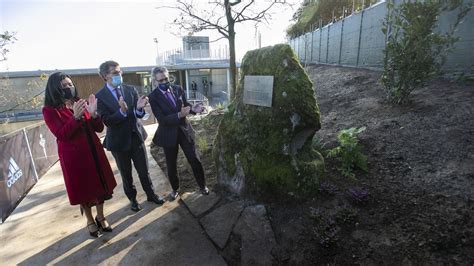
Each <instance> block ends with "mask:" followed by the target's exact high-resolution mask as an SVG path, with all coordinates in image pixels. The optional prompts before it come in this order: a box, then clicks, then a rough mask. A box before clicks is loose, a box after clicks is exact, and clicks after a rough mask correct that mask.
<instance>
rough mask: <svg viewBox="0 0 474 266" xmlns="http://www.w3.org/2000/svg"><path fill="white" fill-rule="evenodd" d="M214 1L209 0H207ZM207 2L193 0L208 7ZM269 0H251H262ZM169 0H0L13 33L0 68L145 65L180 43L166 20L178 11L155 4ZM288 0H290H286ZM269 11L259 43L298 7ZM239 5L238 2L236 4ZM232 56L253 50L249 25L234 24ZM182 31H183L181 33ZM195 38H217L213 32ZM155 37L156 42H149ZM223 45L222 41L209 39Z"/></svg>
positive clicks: (280, 37) (277, 36)
mask: <svg viewBox="0 0 474 266" xmlns="http://www.w3.org/2000/svg"><path fill="white" fill-rule="evenodd" d="M212 1H215V0H212ZM212 1H211V0H199V1H198V0H194V2H196V5H200V6H202V8H204V9H205V8H208V7H209V6H210V5H209V4H208V3H209V2H212ZM268 1H271V0H257V1H256V2H257V3H258V4H268ZM174 2H175V1H171V0H155V1H151V0H137V1H133V0H119V1H118V0H115V1H112V0H101V1H91V0H82V1H81V0H0V32H2V33H3V32H5V31H9V32H16V38H17V40H16V42H15V43H14V44H12V45H10V46H9V47H8V49H9V50H10V52H9V53H8V54H7V60H6V61H3V62H0V72H7V71H29V70H54V69H61V70H64V69H81V68H98V66H99V65H100V64H101V63H102V62H104V61H106V60H110V59H112V60H115V61H117V62H119V63H120V65H121V66H150V65H154V64H155V62H156V61H155V59H156V55H157V52H159V53H161V52H165V51H170V50H173V49H176V48H179V47H181V46H182V42H181V39H180V37H179V35H180V33H179V31H178V29H177V28H176V27H175V26H174V25H173V24H172V21H173V20H174V19H175V18H176V16H177V15H178V13H177V12H176V11H174V10H173V9H167V8H157V7H160V6H164V5H172V4H173V3H174ZM288 2H291V1H288ZM299 2H301V1H297V0H293V1H292V2H291V3H293V4H295V5H294V6H292V7H290V6H285V7H281V6H279V8H276V9H273V10H274V11H273V15H272V20H271V21H270V22H269V24H260V25H259V26H258V31H259V32H260V34H261V45H262V47H263V46H268V45H273V44H277V43H283V42H285V41H286V39H285V29H286V28H287V27H288V25H289V23H290V19H291V17H292V15H293V13H294V12H295V10H296V9H297V8H298V6H299ZM242 4H244V3H240V4H239V5H242ZM236 33H237V34H236V47H237V57H238V58H241V57H242V56H243V55H244V54H245V52H246V51H248V50H252V49H256V48H258V46H257V45H258V42H257V38H255V36H257V34H256V28H255V26H254V25H253V24H252V23H247V24H243V25H238V26H237V27H236ZM181 34H184V33H181ZM195 36H210V39H211V40H212V39H215V38H217V37H219V36H220V35H218V33H216V32H215V31H211V32H201V33H198V34H195ZM154 38H157V40H158V44H156V43H155V42H154ZM210 46H211V49H218V48H221V49H224V48H225V47H227V41H226V40H221V41H219V42H215V43H211V44H210Z"/></svg>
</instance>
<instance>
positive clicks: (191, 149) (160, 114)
mask: <svg viewBox="0 0 474 266" xmlns="http://www.w3.org/2000/svg"><path fill="white" fill-rule="evenodd" d="M151 79H152V84H153V86H154V87H155V86H156V87H155V89H154V90H153V91H152V92H151V93H150V95H148V97H149V99H150V105H151V109H152V111H153V114H154V115H155V117H156V119H157V120H158V123H159V125H158V129H157V131H156V133H155V136H154V137H153V143H155V144H156V145H158V146H161V147H163V150H164V152H165V157H166V166H167V168H168V178H169V180H170V183H171V188H172V189H173V191H172V192H171V193H170V195H169V197H170V199H171V200H174V199H176V198H177V197H178V190H179V179H178V177H177V169H176V168H177V166H176V159H177V156H178V145H179V146H181V149H182V150H183V152H184V155H185V156H186V159H187V160H188V162H189V164H190V165H191V168H192V169H193V174H194V177H195V178H196V181H197V183H198V185H199V188H200V191H201V193H202V194H204V195H208V194H209V189H208V188H207V187H206V181H205V179H204V170H203V168H202V164H201V160H200V158H199V156H198V154H197V153H196V148H195V145H194V130H193V128H192V127H191V124H190V123H189V121H188V120H187V119H186V117H187V116H188V115H189V114H197V113H201V112H203V111H204V110H205V108H204V107H203V106H202V103H201V104H196V105H195V106H193V107H191V104H190V103H188V102H187V100H186V95H185V93H184V90H183V88H181V87H180V86H178V85H174V84H171V83H170V80H169V73H168V70H167V69H166V68H165V67H155V68H153V70H152V71H151Z"/></svg>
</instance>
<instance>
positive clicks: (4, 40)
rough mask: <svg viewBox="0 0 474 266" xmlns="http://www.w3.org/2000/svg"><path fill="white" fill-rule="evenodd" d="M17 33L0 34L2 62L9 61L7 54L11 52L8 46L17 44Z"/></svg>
mask: <svg viewBox="0 0 474 266" xmlns="http://www.w3.org/2000/svg"><path fill="white" fill-rule="evenodd" d="M15 35H16V33H15V32H8V31H5V32H4V33H1V34H0V62H1V61H5V60H7V57H6V56H7V53H8V52H9V50H8V49H7V47H8V45H10V44H12V43H14V42H15V40H16V38H15Z"/></svg>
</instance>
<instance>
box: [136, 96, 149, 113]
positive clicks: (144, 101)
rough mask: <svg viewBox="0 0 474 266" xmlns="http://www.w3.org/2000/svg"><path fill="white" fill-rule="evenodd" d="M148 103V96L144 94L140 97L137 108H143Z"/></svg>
mask: <svg viewBox="0 0 474 266" xmlns="http://www.w3.org/2000/svg"><path fill="white" fill-rule="evenodd" d="M147 104H148V97H146V95H143V96H141V97H140V98H138V101H137V109H138V110H142V109H143V108H144V107H145V106H146V105H147Z"/></svg>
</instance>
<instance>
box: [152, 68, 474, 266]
mask: <svg viewBox="0 0 474 266" xmlns="http://www.w3.org/2000/svg"><path fill="white" fill-rule="evenodd" d="M307 71H308V74H309V75H310V76H311V79H312V80H313V82H314V86H315V92H316V96H317V99H318V102H319V106H320V109H321V121H322V129H321V130H319V131H318V132H317V134H316V136H315V138H317V139H319V141H320V142H321V143H323V144H324V148H323V153H324V151H325V150H327V149H330V148H333V147H335V146H336V145H337V142H336V135H337V132H338V131H339V130H341V129H346V128H350V127H362V126H365V127H366V128H367V129H366V130H365V131H364V132H363V133H361V134H360V135H359V139H360V143H361V145H362V148H363V152H364V154H365V155H367V157H368V166H369V171H368V173H364V172H361V171H360V172H359V171H356V178H355V179H353V180H351V179H348V178H346V177H343V176H342V175H341V174H340V173H339V172H338V171H337V170H336V162H335V161H334V160H333V159H326V179H325V180H324V181H323V182H322V183H321V186H320V193H319V196H318V197H317V198H315V199H313V200H309V201H307V202H303V203H301V202H299V203H296V202H295V203H286V204H280V203H273V204H267V211H268V213H269V218H270V221H271V223H272V227H273V230H274V232H275V236H276V240H277V243H278V248H276V249H275V250H274V252H273V253H274V254H273V255H274V258H275V263H276V264H303V265H308V264H318V265H319V264H321V265H322V264H330V265H334V264H337V265H340V264H361V265H380V264H384V265H387V264H388V265H400V264H403V265H411V264H415V265H418V264H427V265H433V264H454V265H472V264H473V263H474V234H473V233H474V232H473V231H474V219H473V218H474V217H473V214H474V205H473V204H472V201H473V195H474V194H473V193H474V185H473V184H474V183H473V181H474V138H473V136H474V119H473V118H472V116H473V114H474V86H473V85H466V84H457V83H454V82H449V81H444V80H438V81H436V82H432V83H431V84H430V85H429V86H428V87H426V88H423V89H421V90H419V91H416V92H415V93H414V94H413V102H412V103H411V104H410V105H407V106H394V105H391V104H388V103H387V102H386V101H385V97H384V95H385V94H384V91H383V89H382V87H381V85H380V84H379V82H378V79H379V76H380V73H379V72H374V71H369V70H360V69H353V68H341V67H329V66H310V67H308V69H307ZM211 115H214V116H215V117H216V118H212V121H214V122H206V123H203V122H202V121H201V122H199V121H195V122H194V124H195V128H196V129H197V131H198V134H197V135H198V136H199V137H201V138H205V139H206V142H207V149H205V148H204V149H202V150H203V153H202V160H203V164H204V167H205V168H206V170H205V171H206V174H207V180H208V182H209V184H210V187H211V189H214V190H217V191H219V188H218V186H217V185H216V173H215V166H214V165H213V162H212V160H211V158H210V155H211V153H210V150H211V149H212V140H213V138H214V136H215V129H216V126H215V125H213V124H215V123H218V121H219V115H217V114H215V113H213V114H211ZM205 144H206V143H205ZM204 146H206V145H203V147H204ZM153 150H154V152H153V151H152V153H154V156H155V159H158V160H160V158H164V157H163V156H162V155H160V153H159V149H156V148H154V149H153ZM181 161H182V158H181ZM163 164H164V163H163V162H161V164H160V165H163ZM181 165H182V167H181V169H182V170H180V172H181V179H182V180H183V186H182V190H184V191H190V190H195V189H196V184H195V181H194V180H193V179H192V177H191V175H190V171H189V169H186V165H187V164H186V163H184V162H183V161H182V163H181ZM227 261H228V262H230V263H231V264H234V263H236V264H238V261H235V260H227Z"/></svg>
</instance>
